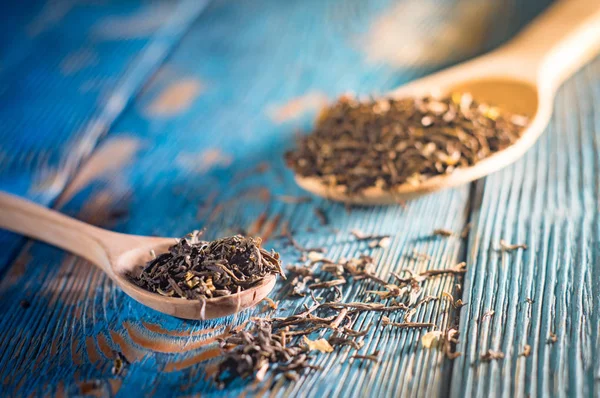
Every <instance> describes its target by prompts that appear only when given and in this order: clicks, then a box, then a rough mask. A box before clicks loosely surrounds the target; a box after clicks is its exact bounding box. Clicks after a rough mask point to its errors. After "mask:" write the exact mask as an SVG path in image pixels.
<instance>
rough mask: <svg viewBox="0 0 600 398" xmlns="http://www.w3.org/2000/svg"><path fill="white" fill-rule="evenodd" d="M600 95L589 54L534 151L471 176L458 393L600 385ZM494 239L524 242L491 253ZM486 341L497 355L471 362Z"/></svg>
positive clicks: (563, 391) (543, 391)
mask: <svg viewBox="0 0 600 398" xmlns="http://www.w3.org/2000/svg"><path fill="white" fill-rule="evenodd" d="M599 94H600V59H596V60H595V61H594V62H592V63H591V64H590V65H589V66H587V67H586V68H585V69H584V70H583V71H582V72H580V73H579V74H578V75H577V76H576V77H575V78H573V79H572V80H570V81H569V82H567V84H566V85H565V86H564V87H563V88H562V89H561V91H560V93H559V96H558V98H557V101H556V105H555V111H554V112H555V113H554V117H553V120H552V123H551V127H550V128H549V129H548V131H547V132H546V135H544V136H542V138H541V139H540V142H539V143H538V144H537V145H536V146H535V148H534V149H533V150H531V151H530V152H529V153H528V154H527V155H526V157H525V158H524V159H522V160H521V161H519V162H517V164H515V165H514V166H512V167H509V168H507V169H506V170H504V171H501V172H499V173H496V174H494V175H493V176H490V177H488V178H486V179H485V181H481V182H480V183H478V185H477V192H478V199H477V202H478V203H479V205H478V206H477V208H475V209H474V212H473V217H474V221H473V229H472V234H471V237H470V240H469V249H468V253H469V255H468V258H467V261H468V262H469V263H472V264H476V268H475V269H474V271H475V272H470V273H469V274H468V275H467V282H466V283H467V286H468V287H469V288H468V290H467V294H466V297H465V300H466V301H468V302H469V306H468V307H467V309H466V310H465V311H463V317H462V319H461V331H462V330H464V331H465V333H464V335H463V336H464V337H463V341H462V344H461V345H460V348H459V349H461V350H464V352H465V356H464V357H463V358H460V359H458V360H457V361H456V363H455V368H454V373H453V380H452V393H453V395H454V396H456V397H459V396H465V395H467V396H469V395H472V394H476V395H487V396H507V397H513V396H537V395H542V396H592V395H595V394H597V393H598V386H599V385H598V383H599V380H598V377H597V376H598V372H599V369H598V360H597V356H598V352H599V351H598V350H599V348H600V347H599V340H598V331H599V330H600V329H599V328H600V322H599V319H598V298H599V297H600V295H599V293H600V292H599V291H598V288H599V285H598V269H597V263H598V260H597V256H598V247H599V246H598V245H599V242H598V232H599V230H598V226H599V224H598V210H599V207H598V188H599V186H598V181H599V178H600V176H599V174H598V173H599V170H600V169H599V167H598V159H599V156H598V155H599V148H598V138H599V136H598V132H599V130H598V127H599V123H600V119H599V115H598V112H597V104H598V99H599V98H600V97H599ZM500 239H504V240H505V241H507V242H514V243H525V244H527V246H528V250H525V251H523V250H517V251H515V252H512V253H499V252H498V247H499V241H500ZM528 299H531V300H530V301H531V302H528ZM488 310H494V311H495V314H494V316H493V317H492V318H490V319H486V320H483V319H482V315H483V314H484V313H485V312H486V311H488ZM552 334H555V335H556V339H557V340H556V342H553V341H552V340H553V339H552ZM525 345H529V346H531V355H530V356H529V357H525V356H523V355H521V354H522V353H523V349H524V346H525ZM487 349H493V350H496V351H502V352H504V354H505V358H504V360H500V361H496V362H492V363H489V364H484V363H481V361H480V355H481V354H482V353H484V352H485V351H486V350H487Z"/></svg>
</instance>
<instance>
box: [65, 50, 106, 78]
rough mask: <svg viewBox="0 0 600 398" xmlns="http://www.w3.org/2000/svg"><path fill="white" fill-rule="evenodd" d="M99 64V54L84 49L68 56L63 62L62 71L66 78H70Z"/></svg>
mask: <svg viewBox="0 0 600 398" xmlns="http://www.w3.org/2000/svg"><path fill="white" fill-rule="evenodd" d="M97 64H98V54H97V53H96V52H95V51H93V50H91V49H89V48H83V49H81V50H78V51H74V52H72V53H70V54H68V55H67V56H66V57H65V58H63V60H62V61H61V63H60V65H59V67H60V71H61V72H62V74H63V75H65V76H70V75H72V74H74V73H77V72H79V71H80V70H83V69H85V68H87V67H90V66H95V65H97Z"/></svg>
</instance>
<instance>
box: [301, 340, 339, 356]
mask: <svg viewBox="0 0 600 398" xmlns="http://www.w3.org/2000/svg"><path fill="white" fill-rule="evenodd" d="M303 339H304V342H305V343H306V345H307V346H308V350H309V351H312V350H317V351H320V352H323V353H329V352H333V347H332V346H331V344H329V342H328V341H327V340H325V339H318V340H311V339H309V338H308V337H306V336H303Z"/></svg>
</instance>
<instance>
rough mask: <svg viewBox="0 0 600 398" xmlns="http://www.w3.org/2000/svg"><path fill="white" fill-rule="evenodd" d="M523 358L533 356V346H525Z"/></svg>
mask: <svg viewBox="0 0 600 398" xmlns="http://www.w3.org/2000/svg"><path fill="white" fill-rule="evenodd" d="M521 355H522V356H524V357H526V358H527V357H528V356H529V355H531V346H530V345H529V344H525V346H524V347H523V352H522V353H521Z"/></svg>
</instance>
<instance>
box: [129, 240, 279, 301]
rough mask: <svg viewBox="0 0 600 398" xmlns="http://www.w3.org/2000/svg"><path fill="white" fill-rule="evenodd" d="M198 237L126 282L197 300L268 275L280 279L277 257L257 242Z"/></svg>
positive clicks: (253, 283) (177, 246)
mask: <svg viewBox="0 0 600 398" xmlns="http://www.w3.org/2000/svg"><path fill="white" fill-rule="evenodd" d="M200 235H201V232H198V231H194V232H192V233H190V234H188V235H187V236H185V237H184V238H182V239H180V240H179V241H178V242H177V243H176V244H175V245H173V246H171V247H170V248H169V250H168V251H167V252H166V253H162V254H160V255H158V256H157V257H156V258H154V259H153V260H151V261H149V262H148V263H147V264H146V266H145V267H144V268H143V270H142V272H141V273H140V274H139V275H137V276H134V275H133V274H129V275H128V277H129V279H130V280H131V282H133V283H134V284H136V285H138V286H140V287H142V288H144V289H146V290H148V291H150V292H154V293H158V294H160V295H162V296H166V297H180V298H185V299H190V300H199V299H207V298H213V297H219V296H227V295H230V294H234V293H237V292H239V291H242V290H246V289H250V288H252V287H254V286H256V285H257V284H259V283H260V281H261V280H262V279H263V278H264V277H265V276H267V275H270V274H279V275H281V276H283V271H282V269H281V261H280V260H279V254H278V253H276V252H274V251H271V252H268V251H266V250H265V249H263V248H261V247H260V245H261V239H260V238H256V239H255V238H250V237H244V236H241V235H236V236H230V237H225V238H220V239H216V240H214V241H203V240H201V239H200Z"/></svg>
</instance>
